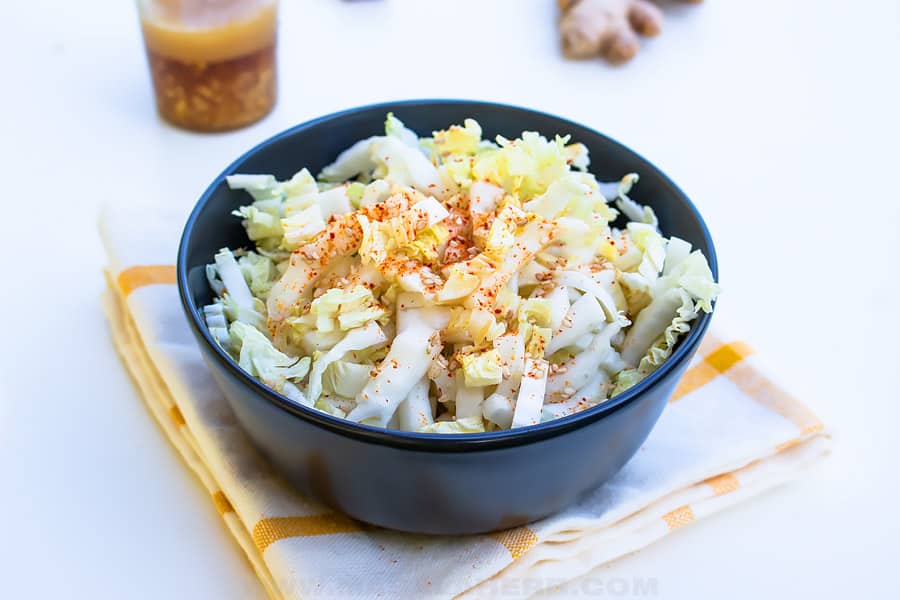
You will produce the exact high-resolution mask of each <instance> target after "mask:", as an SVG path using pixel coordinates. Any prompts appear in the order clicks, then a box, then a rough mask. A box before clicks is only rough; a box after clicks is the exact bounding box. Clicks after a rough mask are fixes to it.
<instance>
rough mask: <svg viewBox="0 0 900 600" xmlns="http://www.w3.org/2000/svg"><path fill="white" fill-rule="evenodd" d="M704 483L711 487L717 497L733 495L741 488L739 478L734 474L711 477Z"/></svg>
mask: <svg viewBox="0 0 900 600" xmlns="http://www.w3.org/2000/svg"><path fill="white" fill-rule="evenodd" d="M703 483H705V484H706V485H708V486H709V487H711V488H712V491H713V494H715V495H716V496H721V495H723V494H728V493H731V492H733V491H735V490H736V489H738V488H739V487H740V486H741V483H740V482H739V481H738V478H737V477H735V476H734V475H733V474H732V473H723V474H722V475H717V476H715V477H710V478H709V479H707V480H706V481H704V482H703Z"/></svg>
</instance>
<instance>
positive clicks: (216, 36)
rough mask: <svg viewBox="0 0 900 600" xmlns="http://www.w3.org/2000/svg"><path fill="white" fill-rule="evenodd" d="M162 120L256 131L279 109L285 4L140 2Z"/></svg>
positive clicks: (263, 0) (269, 0) (266, 0)
mask: <svg viewBox="0 0 900 600" xmlns="http://www.w3.org/2000/svg"><path fill="white" fill-rule="evenodd" d="M138 6H139V7H140V14H141V29H142V30H143V34H144V44H145V46H146V48H147V59H148V61H149V63H150V74H151V77H152V79H153V88H154V93H155V95H156V106H157V109H158V110H159V114H160V115H161V116H162V117H163V118H164V119H166V120H167V121H169V122H170V123H172V124H174V125H177V126H179V127H183V128H185V129H192V130H194V131H225V130H228V129H236V128H238V127H243V126H245V125H249V124H250V123H253V122H255V121H258V120H259V119H261V118H263V117H264V116H266V115H267V114H268V113H269V111H271V110H272V107H273V106H274V105H275V96H276V89H277V81H276V72H275V71H276V69H275V42H276V30H277V11H278V4H277V0H138Z"/></svg>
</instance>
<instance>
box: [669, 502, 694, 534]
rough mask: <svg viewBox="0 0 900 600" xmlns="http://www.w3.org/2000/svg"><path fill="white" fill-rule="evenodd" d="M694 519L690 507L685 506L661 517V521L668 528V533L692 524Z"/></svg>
mask: <svg viewBox="0 0 900 600" xmlns="http://www.w3.org/2000/svg"><path fill="white" fill-rule="evenodd" d="M695 519H696V517H694V511H693V510H691V507H690V506H688V505H687V504H685V505H684V506H682V507H680V508H676V509H675V510H673V511H672V512H668V513H666V514H664V515H663V521H665V522H666V525H668V526H669V531H674V530H675V529H678V528H679V527H684V526H685V525H689V524H691V523H693V522H694V520H695Z"/></svg>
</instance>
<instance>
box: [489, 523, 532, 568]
mask: <svg viewBox="0 0 900 600" xmlns="http://www.w3.org/2000/svg"><path fill="white" fill-rule="evenodd" d="M491 537H492V538H494V539H495V540H497V541H498V542H500V543H501V544H503V547H504V548H506V549H507V550H508V551H509V554H510V556H512V558H513V560H515V559H517V558H519V557H520V556H522V555H523V554H525V553H526V552H528V551H529V550H531V549H532V548H534V546H535V545H536V544H537V542H538V537H537V535H536V534H535V533H534V532H533V531H532V530H531V529H529V528H528V527H516V528H514V529H506V530H504V531H497V532H495V533H492V534H491Z"/></svg>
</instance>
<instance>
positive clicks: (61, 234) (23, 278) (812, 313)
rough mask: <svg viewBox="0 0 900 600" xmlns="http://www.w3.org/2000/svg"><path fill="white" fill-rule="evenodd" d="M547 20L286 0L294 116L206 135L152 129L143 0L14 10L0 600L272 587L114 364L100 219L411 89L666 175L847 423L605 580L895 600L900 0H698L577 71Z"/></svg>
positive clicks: (9, 38)
mask: <svg viewBox="0 0 900 600" xmlns="http://www.w3.org/2000/svg"><path fill="white" fill-rule="evenodd" d="M553 4H554V3H553V2H552V0H444V1H437V0H384V1H381V2H378V1H374V2H355V3H350V2H339V1H337V0H283V7H284V10H283V19H282V30H281V31H282V34H281V35H282V37H281V39H282V43H281V50H280V52H281V54H280V68H281V83H282V89H281V94H280V100H279V104H278V107H277V109H276V111H275V112H274V113H273V114H272V115H271V116H270V117H269V118H267V119H265V120H264V121H262V122H261V123H259V124H257V125H255V126H254V127H251V128H249V129H246V130H243V131H240V132H237V133H231V134H227V135H215V136H203V135H194V134H190V133H185V132H182V131H178V130H175V129H172V128H170V127H168V126H166V125H164V124H162V123H161V122H159V121H158V119H157V118H156V116H155V114H154V109H153V105H152V97H151V92H150V85H149V77H148V73H147V67H146V64H145V60H144V56H143V54H142V45H141V40H140V34H139V29H138V24H137V18H136V12H135V7H134V3H133V2H121V1H115V2H114V1H111V0H106V1H105V2H101V1H99V0H93V1H91V2H87V1H85V2H71V1H68V2H67V1H62V0H59V1H55V2H53V1H50V0H29V1H28V2H8V3H5V4H4V7H3V11H2V12H3V13H4V20H5V22H6V26H5V27H4V33H3V35H2V36H0V56H2V57H3V60H2V63H0V64H2V68H0V82H2V89H0V164H2V165H3V166H4V167H5V168H4V171H3V175H2V178H0V181H2V188H0V193H2V195H3V199H2V201H0V202H2V204H0V206H2V211H3V212H2V215H3V216H2V219H3V231H4V241H5V244H4V245H5V248H6V250H7V252H6V255H5V259H4V260H3V261H2V263H0V264H2V272H3V273H5V277H4V281H5V283H4V284H3V285H2V288H0V289H2V293H0V308H2V311H0V315H2V316H3V325H2V328H0V477H2V480H0V481H2V486H0V490H2V493H0V516H2V523H3V525H2V531H3V537H2V542H0V575H2V578H0V597H4V598H32V597H34V598H36V597H57V598H65V597H85V598H153V599H155V598H175V597H194V598H220V599H230V598H259V597H261V595H262V590H261V588H260V586H259V585H258V583H257V582H256V580H255V578H254V576H253V574H252V572H251V571H250V568H249V566H248V564H247V563H246V561H245V560H244V558H243V557H242V556H241V553H240V551H239V550H238V548H237V546H236V545H235V544H234V543H232V541H231V540H230V539H229V536H228V534H227V533H226V530H225V528H224V527H223V525H222V523H221V522H220V519H219V516H218V515H217V514H216V512H215V511H214V510H213V508H212V506H211V505H210V503H209V501H208V498H207V497H206V494H205V492H204V491H202V489H201V486H200V485H199V484H198V483H197V482H196V481H195V480H194V478H193V476H192V475H191V474H190V472H189V471H188V470H187V468H186V467H185V466H184V465H183V464H181V461H180V459H179V458H178V457H177V456H176V454H175V452H174V451H173V450H172V449H171V448H170V447H169V446H168V444H167V443H166V442H165V440H164V439H163V437H162V435H161V432H160V431H159V430H158V428H157V426H156V425H155V424H154V423H153V421H152V420H151V418H150V416H149V414H148V413H147V411H146V410H145V409H144V407H143V405H142V404H141V402H140V400H139V399H138V396H137V395H136V393H135V390H134V388H133V387H132V385H131V382H130V381H129V379H128V377H127V376H126V375H125V373H124V372H123V370H122V368H121V366H120V364H119V360H118V358H117V357H116V355H115V353H114V351H113V349H112V346H111V344H110V341H109V339H108V334H107V329H106V325H105V322H104V318H103V315H102V313H101V311H100V308H99V304H98V297H99V294H100V292H101V291H102V289H103V286H104V283H103V278H102V273H101V269H102V268H103V265H104V254H103V250H102V247H101V244H100V241H99V239H98V236H97V235H96V225H95V223H96V218H97V213H98V207H99V206H100V204H101V203H103V202H142V203H143V202H147V201H148V200H152V199H155V200H156V201H157V202H159V203H160V204H161V205H183V206H185V207H187V206H188V205H189V204H190V203H191V202H192V201H193V199H195V198H196V197H197V196H198V195H199V193H200V192H201V191H202V190H203V189H204V187H205V186H206V184H207V182H208V181H209V180H210V179H211V178H212V177H213V176H214V175H216V174H217V173H218V171H219V170H220V169H221V168H222V167H223V165H225V164H227V163H228V162H230V161H231V160H232V159H233V158H234V157H236V156H237V155H238V154H239V153H241V152H242V151H243V150H244V149H246V148H248V147H249V146H250V145H251V144H253V143H256V142H257V141H260V140H262V139H263V138H265V137H267V136H269V135H271V134H273V133H275V132H277V131H279V130H281V129H283V128H285V127H287V126H289V125H292V124H295V123H297V122H300V121H303V120H305V119H307V118H310V117H314V116H316V115H319V114H323V113H327V112H331V111H333V110H337V109H340V108H344V107H350V106H353V105H357V104H365V103H370V102H374V101H380V100H389V99H399V98H407V97H472V98H483V99H488V100H497V101H505V102H511V103H519V104H523V105H527V106H532V107H536V108H540V109H544V110H547V111H550V112H555V113H558V114H562V115H565V116H568V117H570V118H572V119H575V120H579V121H582V122H585V123H588V124H590V125H592V126H594V127H596V128H597V129H599V130H601V131H604V132H606V133H608V134H610V135H612V136H613V137H615V138H618V139H620V140H622V141H624V142H625V143H627V144H628V145H630V146H632V147H633V148H635V149H637V150H638V151H640V152H641V153H643V154H644V155H645V156H647V157H649V158H650V159H651V160H653V161H655V162H656V163H657V164H658V165H659V166H660V167H661V168H662V169H664V170H665V171H666V172H667V173H668V174H669V175H671V176H672V177H673V178H674V179H675V180H676V181H677V182H679V183H680V184H681V186H682V187H683V188H684V189H685V190H686V191H687V192H688V193H689V194H690V195H691V196H692V198H693V199H694V201H695V202H696V203H697V205H698V206H699V207H700V209H701V210H702V212H703V213H704V215H705V216H706V219H707V222H708V224H709V226H710V229H711V230H712V231H713V232H714V237H715V239H716V243H717V247H718V250H719V258H720V264H721V272H722V282H723V285H724V287H725V295H724V296H723V297H722V299H721V302H720V304H719V310H718V311H717V315H716V319H715V322H716V327H717V328H718V329H719V331H720V332H725V333H726V334H727V335H734V336H740V337H743V338H745V339H747V340H749V341H750V342H751V343H752V344H754V345H755V346H757V347H758V348H760V349H761V351H762V354H763V355H764V356H765V357H767V359H768V362H769V364H770V365H772V366H773V367H774V368H775V370H776V371H777V372H778V374H779V376H780V379H781V381H782V382H783V383H784V385H785V386H786V387H787V388H788V389H790V390H791V391H792V392H794V393H795V394H796V395H797V396H799V397H800V398H802V399H803V400H804V401H805V402H807V403H808V404H809V405H810V406H812V407H813V408H814V409H815V410H816V411H817V412H819V413H820V414H821V416H822V417H824V419H825V420H826V422H827V423H828V424H829V425H830V426H831V427H832V428H833V430H834V432H835V438H836V444H835V453H834V456H833V457H832V458H831V460H830V461H829V462H828V463H827V464H826V465H825V466H823V468H820V469H818V470H817V471H816V472H815V473H814V474H813V475H812V476H811V477H809V478H807V479H805V480H803V481H800V482H797V483H795V484H792V485H790V486H788V487H784V488H782V489H779V490H777V491H775V492H772V493H769V494H767V495H765V496H764V497H761V498H759V499H757V500H754V501H752V502H750V503H748V504H746V505H743V506H739V507H737V508H734V509H731V510H728V511H727V512H725V513H723V514H720V515H719V516H716V517H714V518H711V519H709V520H707V521H704V522H701V523H698V524H696V525H694V526H691V527H689V528H687V529H685V530H683V531H680V532H679V533H678V534H676V535H673V536H670V537H669V538H667V539H666V540H664V541H662V542H661V543H659V544H656V545H654V546H652V547H651V548H648V549H646V550H644V551H642V552H640V553H638V554H636V555H634V556H631V557H628V558H626V559H624V560H621V561H618V562H617V563H615V564H614V565H612V566H609V567H604V568H602V569H600V570H598V571H597V572H596V573H595V574H594V577H595V579H596V580H598V581H600V582H601V585H602V582H607V583H608V582H610V581H611V580H613V579H616V578H624V579H625V580H626V581H631V578H634V577H638V578H642V579H644V580H652V581H653V582H655V585H656V596H658V597H662V598H666V599H677V598H687V599H694V598H705V597H721V596H725V597H730V598H733V599H742V598H754V599H757V598H760V597H776V598H780V597H789V596H791V597H793V596H795V595H802V597H820V598H866V597H875V598H878V597H886V594H887V595H889V594H888V593H887V592H886V591H884V590H885V589H889V588H890V587H894V585H895V582H894V581H893V579H892V574H893V570H894V569H895V563H896V558H897V555H898V545H897V543H896V540H897V536H898V534H900V523H898V518H897V512H898V511H897V509H896V506H897V497H898V495H900V494H898V493H900V486H898V483H897V476H896V469H895V461H896V459H897V457H898V451H900V443H898V437H900V436H898V434H897V430H898V426H897V423H898V418H900V408H898V407H900V387H898V384H897V381H898V378H897V372H898V370H900V368H898V366H897V356H898V353H900V350H898V346H900V328H898V325H897V323H898V315H897V309H898V297H900V286H898V283H897V281H898V277H897V273H896V269H895V266H896V264H897V260H896V255H897V251H898V247H900V234H898V229H897V228H898V218H900V208H898V207H900V194H898V192H897V185H896V183H895V177H896V175H897V172H898V162H900V152H898V140H900V126H898V116H897V110H898V106H900V94H898V75H900V4H898V3H897V2H895V1H894V2H892V1H888V0H886V1H884V2H876V1H874V0H873V1H859V2H847V1H846V0H844V1H832V0H818V1H812V0H802V1H801V0H795V1H793V2H779V1H777V0H758V1H756V2H728V1H723V0H710V1H709V2H708V3H707V4H706V5H704V6H701V7H687V8H678V9H675V10H672V11H670V13H669V14H668V17H669V20H668V22H667V24H666V27H665V32H664V35H663V36H662V37H660V38H658V39H656V40H654V41H652V42H649V43H647V44H646V47H645V48H644V50H643V51H642V52H641V54H640V55H639V56H638V58H637V59H636V60H635V61H633V62H632V63H631V64H629V65H627V66H625V67H622V68H611V67H608V66H606V65H604V64H603V63H601V62H599V61H588V62H584V63H573V62H566V61H564V60H562V59H561V57H560V56H559V52H558V50H557V38H556V30H555V27H554V24H553V21H554V19H555V7H554V6H553ZM401 116H402V115H401ZM174 251H175V249H174V248H173V255H174ZM616 585H617V586H620V585H621V584H620V583H619V584H616ZM626 587H627V586H626ZM616 590H617V591H621V587H615V590H614V591H616ZM576 591H580V592H582V595H584V593H590V592H595V593H596V592H598V587H597V586H594V587H590V588H578V589H576ZM626 591H629V589H626ZM630 591H634V590H630ZM629 593H630V592H629ZM597 595H601V596H602V595H613V594H612V592H604V591H603V590H602V589H599V594H597Z"/></svg>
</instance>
